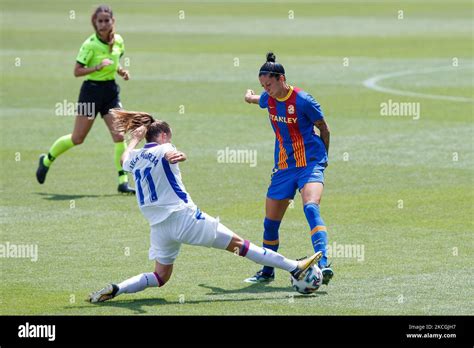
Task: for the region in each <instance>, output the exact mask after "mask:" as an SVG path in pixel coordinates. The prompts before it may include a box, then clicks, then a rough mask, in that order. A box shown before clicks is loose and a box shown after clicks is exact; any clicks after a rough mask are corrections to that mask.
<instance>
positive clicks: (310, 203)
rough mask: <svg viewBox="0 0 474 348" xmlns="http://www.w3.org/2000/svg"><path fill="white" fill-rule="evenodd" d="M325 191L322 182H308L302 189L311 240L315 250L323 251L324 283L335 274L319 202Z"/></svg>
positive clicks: (322, 269)
mask: <svg viewBox="0 0 474 348" xmlns="http://www.w3.org/2000/svg"><path fill="white" fill-rule="evenodd" d="M322 192H323V184H322V183H320V182H311V183H307V184H306V185H305V186H304V187H303V189H302V190H301V196H302V198H303V204H304V208H303V209H304V214H305V216H306V219H307V220H308V224H309V227H310V231H311V242H312V245H313V248H314V251H315V252H318V251H321V252H322V253H323V257H322V258H321V260H320V261H319V264H318V266H319V268H321V272H322V274H323V284H326V285H327V284H328V283H329V281H330V280H331V278H332V277H333V275H334V272H333V270H332V269H331V267H330V265H328V261H327V243H328V237H327V229H326V225H325V223H324V221H323V219H322V217H321V213H320V210H319V202H320V201H321V195H322Z"/></svg>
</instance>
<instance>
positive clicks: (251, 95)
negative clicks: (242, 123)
mask: <svg viewBox="0 0 474 348" xmlns="http://www.w3.org/2000/svg"><path fill="white" fill-rule="evenodd" d="M245 101H246V102H247V103H249V104H258V102H259V101H260V95H258V94H255V92H254V91H253V90H251V89H247V92H245Z"/></svg>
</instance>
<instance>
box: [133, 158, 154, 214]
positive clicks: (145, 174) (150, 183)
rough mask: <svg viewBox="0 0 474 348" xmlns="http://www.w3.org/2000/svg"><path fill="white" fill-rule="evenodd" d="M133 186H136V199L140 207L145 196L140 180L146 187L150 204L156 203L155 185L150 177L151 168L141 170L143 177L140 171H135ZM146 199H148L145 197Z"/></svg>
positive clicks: (143, 202)
mask: <svg viewBox="0 0 474 348" xmlns="http://www.w3.org/2000/svg"><path fill="white" fill-rule="evenodd" d="M134 174H135V184H136V185H137V191H138V199H139V201H140V205H144V204H145V195H144V192H143V188H142V180H144V181H145V182H146V183H147V184H148V185H146V186H148V191H147V193H148V195H147V196H149V199H150V203H153V202H156V201H157V200H158V196H157V194H156V187H155V183H154V182H153V177H152V176H151V167H147V168H145V169H144V170H143V175H142V173H141V172H140V169H137V170H135V172H134ZM147 198H148V197H147Z"/></svg>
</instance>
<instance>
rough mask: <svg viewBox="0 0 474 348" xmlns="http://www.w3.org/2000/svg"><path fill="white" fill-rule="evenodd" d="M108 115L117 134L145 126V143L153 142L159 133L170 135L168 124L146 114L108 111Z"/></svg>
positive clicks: (115, 110) (119, 110) (117, 110)
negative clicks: (112, 117) (110, 115)
mask: <svg viewBox="0 0 474 348" xmlns="http://www.w3.org/2000/svg"><path fill="white" fill-rule="evenodd" d="M109 113H110V114H112V115H113V116H114V126H115V130H116V131H117V132H120V133H130V132H133V131H134V130H135V129H137V128H138V127H140V126H145V127H146V129H147V131H146V136H145V139H146V141H147V142H151V141H153V140H154V139H155V137H156V136H158V135H159V134H160V133H166V134H169V135H171V128H170V126H169V124H168V123H166V122H165V121H161V120H155V119H154V118H153V116H152V115H150V114H148V113H146V112H141V111H127V110H122V109H110V110H109Z"/></svg>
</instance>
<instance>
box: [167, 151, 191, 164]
mask: <svg viewBox="0 0 474 348" xmlns="http://www.w3.org/2000/svg"><path fill="white" fill-rule="evenodd" d="M165 159H166V160H167V161H168V162H170V163H171V164H174V163H177V162H184V161H186V154H185V153H184V152H181V151H169V152H167V153H166V154H165Z"/></svg>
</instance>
